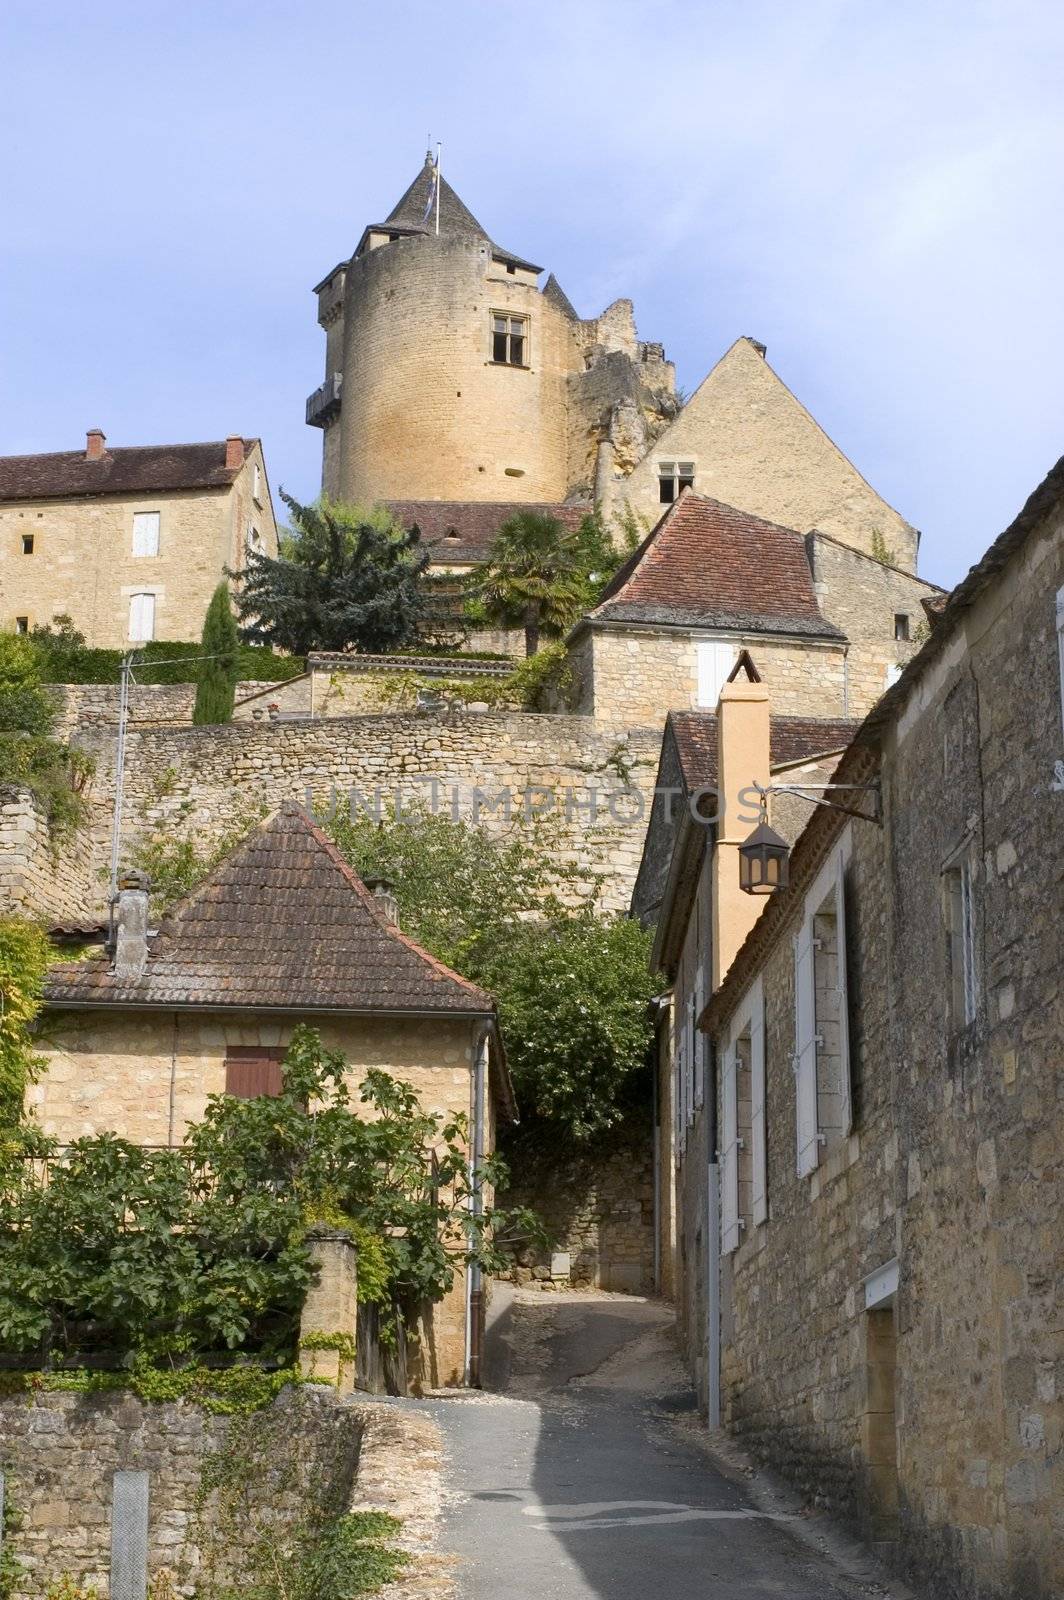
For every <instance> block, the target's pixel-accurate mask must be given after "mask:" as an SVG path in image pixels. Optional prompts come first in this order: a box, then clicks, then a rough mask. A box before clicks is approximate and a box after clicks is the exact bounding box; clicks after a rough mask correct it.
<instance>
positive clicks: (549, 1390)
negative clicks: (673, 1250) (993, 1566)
mask: <svg viewBox="0 0 1064 1600" xmlns="http://www.w3.org/2000/svg"><path fill="white" fill-rule="evenodd" d="M486 1376H487V1377H488V1378H489V1380H493V1381H494V1382H495V1383H496V1384H497V1385H498V1386H499V1387H500V1388H502V1389H503V1391H504V1392H503V1393H502V1394H488V1395H485V1396H483V1397H476V1396H468V1397H462V1398H455V1399H447V1400H435V1401H432V1402H430V1405H431V1408H432V1410H433V1412H434V1414H435V1415H436V1416H437V1417H438V1419H439V1421H440V1423H441V1425H442V1427H443V1429H444V1434H445V1439H446V1445H447V1451H448V1456H449V1465H448V1473H447V1479H448V1488H449V1491H450V1492H451V1504H450V1505H449V1506H448V1509H447V1511H446V1513H445V1521H444V1527H443V1530H442V1538H441V1545H442V1546H443V1548H445V1549H448V1550H451V1551H454V1552H457V1553H458V1555H459V1557H460V1565H459V1579H458V1588H459V1594H460V1595H461V1596H462V1600H503V1597H505V1600H525V1597H528V1600H533V1597H534V1600H591V1597H594V1596H602V1597H608V1600H647V1597H648V1596H649V1597H655V1600H656V1597H658V1596H660V1597H662V1600H666V1597H667V1600H695V1597H698V1600H769V1597H773V1600H778V1597H781V1596H785V1597H786V1600H836V1597H840V1596H846V1597H847V1600H854V1597H856V1596H859V1595H860V1596H869V1595H874V1594H879V1595H884V1594H886V1593H888V1590H886V1589H885V1588H881V1587H879V1586H878V1585H877V1584H876V1583H874V1582H873V1583H869V1582H867V1581H864V1582H862V1581H856V1580H855V1579H854V1578H853V1577H852V1576H848V1575H847V1574H845V1573H844V1572H843V1571H841V1570H840V1569H839V1568H838V1567H837V1566H836V1564H835V1562H834V1561H833V1559H832V1558H831V1557H830V1556H828V1555H827V1554H825V1553H824V1552H823V1551H822V1550H820V1549H818V1548H817V1547H816V1541H814V1540H810V1539H809V1538H808V1536H807V1537H806V1539H805V1540H804V1541H803V1540H802V1539H800V1538H798V1537H796V1534H795V1529H796V1526H797V1522H796V1519H795V1518H794V1516H793V1514H788V1513H783V1512H778V1511H776V1512H771V1511H770V1512H766V1511H765V1510H763V1509H759V1507H758V1505H756V1504H755V1503H754V1501H753V1500H752V1499H751V1498H750V1497H749V1495H748V1493H747V1491H746V1489H745V1488H744V1486H743V1484H742V1482H741V1479H740V1480H736V1479H735V1478H733V1477H729V1476H725V1475H724V1474H723V1473H722V1472H721V1471H719V1470H717V1468H716V1467H715V1466H714V1464H713V1462H712V1460H711V1458H710V1457H709V1456H708V1455H707V1452H706V1449H705V1444H704V1438H703V1437H702V1436H701V1434H700V1428H699V1426H698V1424H697V1422H696V1419H695V1417H694V1416H693V1414H692V1413H693V1408H694V1399H693V1396H692V1394H691V1392H690V1391H689V1389H688V1388H687V1386H686V1384H685V1382H684V1380H683V1376H682V1372H681V1369H680V1367H679V1365H678V1363H677V1362H676V1360H675V1355H674V1353H673V1351H672V1347H671V1339H670V1318H669V1314H668V1312H667V1311H666V1310H665V1308H663V1307H661V1306H658V1305H654V1304H648V1303H647V1302H641V1301H632V1300H629V1301H627V1302H626V1301H624V1300H620V1299H599V1300H583V1301H581V1300H578V1299H572V1300H570V1299H569V1298H568V1297H564V1298H561V1299H555V1300H551V1299H548V1297H546V1296H543V1297H538V1303H537V1304H531V1305H526V1304H521V1303H518V1304H516V1305H514V1306H513V1307H512V1309H511V1310H509V1311H504V1314H503V1316H502V1318H501V1319H500V1320H499V1321H498V1322H497V1323H496V1327H495V1332H494V1335H493V1338H492V1342H491V1350H490V1359H489V1361H488V1365H487V1372H486Z"/></svg>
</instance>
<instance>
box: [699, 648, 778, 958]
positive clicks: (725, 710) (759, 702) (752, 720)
mask: <svg viewBox="0 0 1064 1600" xmlns="http://www.w3.org/2000/svg"><path fill="white" fill-rule="evenodd" d="M741 666H742V667H745V670H746V674H747V678H746V681H745V682H741V681H738V680H737V681H735V682H732V681H729V682H728V683H726V684H725V685H724V687H723V689H722V690H721V691H720V701H719V703H718V705H717V786H718V812H719V817H720V820H719V822H718V824H717V845H716V849H715V850H714V852H713V987H714V989H716V988H718V987H719V985H720V983H721V982H722V980H723V978H724V975H725V973H726V972H727V970H728V968H729V967H730V966H731V964H732V961H733V960H734V958H735V955H736V952H737V951H738V949H739V946H740V945H741V944H742V942H743V940H744V939H745V938H746V935H747V934H748V933H749V932H750V929H751V928H752V927H753V925H754V923H755V922H756V921H757V919H758V917H759V916H760V914H761V910H762V907H763V905H764V901H763V900H759V899H757V898H756V897H754V896H752V895H748V894H744V893H743V891H742V890H741V889H740V887H739V846H740V845H741V844H742V843H743V841H744V840H745V839H747V838H749V836H750V834H751V833H752V832H753V831H754V828H755V827H756V826H757V814H756V813H757V804H756V799H755V800H753V801H752V798H751V791H752V789H753V786H754V784H755V783H759V784H761V786H762V787H763V788H766V789H767V788H768V784H769V778H770V771H771V769H770V766H769V707H768V689H767V688H766V687H765V685H764V684H763V683H762V682H760V680H756V681H755V680H752V679H751V677H750V673H751V671H754V672H756V668H755V667H754V665H753V662H752V661H750V659H749V657H748V656H747V655H746V652H745V651H744V652H743V655H742V656H741V657H740V658H739V661H738V662H736V667H735V670H736V672H738V670H739V668H740V667H741ZM744 791H745V793H744ZM740 795H742V796H743V798H742V799H740V798H739V797H740ZM751 819H752V820H751Z"/></svg>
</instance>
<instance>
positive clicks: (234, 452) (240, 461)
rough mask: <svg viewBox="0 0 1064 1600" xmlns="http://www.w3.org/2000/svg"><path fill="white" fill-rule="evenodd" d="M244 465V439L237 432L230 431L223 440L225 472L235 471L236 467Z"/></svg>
mask: <svg viewBox="0 0 1064 1600" xmlns="http://www.w3.org/2000/svg"><path fill="white" fill-rule="evenodd" d="M243 465H244V441H243V439H242V438H241V437H240V435H239V434H237V433H231V434H230V435H229V437H228V439H227V440H226V441H225V467H226V471H227V472H236V470H237V468H238V467H242V466H243Z"/></svg>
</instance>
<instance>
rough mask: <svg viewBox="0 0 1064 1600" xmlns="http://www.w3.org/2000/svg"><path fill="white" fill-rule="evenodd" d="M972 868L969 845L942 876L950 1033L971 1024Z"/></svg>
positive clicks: (974, 997) (975, 987) (973, 1003)
mask: <svg viewBox="0 0 1064 1600" xmlns="http://www.w3.org/2000/svg"><path fill="white" fill-rule="evenodd" d="M973 876H974V868H973V862H972V856H971V851H970V847H969V846H965V848H964V851H963V853H960V854H958V855H957V856H955V857H954V859H953V861H952V862H951V864H950V865H949V866H948V867H947V868H946V870H945V872H944V873H943V874H942V884H943V898H944V911H945V918H946V949H947V959H948V965H949V1019H950V1026H951V1028H952V1030H953V1032H954V1033H958V1032H960V1030H961V1029H962V1028H967V1027H968V1026H969V1025H970V1024H971V1023H973V1022H974V1021H975V1015H976V1009H977V1006H978V999H979V995H978V985H977V979H976V965H975V896H974V890H973Z"/></svg>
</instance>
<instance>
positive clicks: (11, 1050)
mask: <svg viewBox="0 0 1064 1600" xmlns="http://www.w3.org/2000/svg"><path fill="white" fill-rule="evenodd" d="M52 959H53V956H52V950H51V946H50V945H49V943H48V940H47V938H46V937H45V934H44V932H43V930H42V929H41V928H39V927H38V926H37V924H36V923H34V922H26V921H24V920H22V919H21V918H16V917H4V918H0V1138H2V1137H3V1136H4V1131H5V1130H8V1129H11V1128H14V1127H16V1126H17V1124H18V1122H19V1119H20V1118H21V1116H22V1106H23V1100H24V1097H25V1093H26V1087H27V1085H28V1084H29V1083H31V1082H32V1081H33V1079H34V1077H35V1076H36V1073H37V1071H38V1069H39V1067H40V1065H41V1060H40V1057H39V1056H38V1055H37V1053H36V1052H35V1050H34V1048H33V1041H32V1038H31V1034H30V1028H31V1025H32V1023H33V1021H34V1018H35V1017H36V1016H37V1013H38V1011H39V1010H40V1005H41V986H42V984H43V982H44V975H45V972H46V971H47V968H48V964H49V962H50V961H51V960H52Z"/></svg>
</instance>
